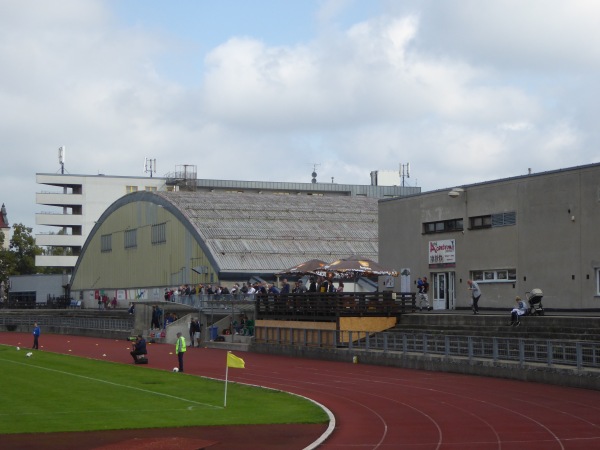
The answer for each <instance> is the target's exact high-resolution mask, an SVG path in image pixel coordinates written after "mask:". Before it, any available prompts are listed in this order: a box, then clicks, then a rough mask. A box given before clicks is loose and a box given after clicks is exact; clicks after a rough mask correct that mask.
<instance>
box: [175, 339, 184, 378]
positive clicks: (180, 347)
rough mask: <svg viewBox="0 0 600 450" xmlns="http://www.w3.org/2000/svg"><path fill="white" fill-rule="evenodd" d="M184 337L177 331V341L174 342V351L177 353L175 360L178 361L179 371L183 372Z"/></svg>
mask: <svg viewBox="0 0 600 450" xmlns="http://www.w3.org/2000/svg"><path fill="white" fill-rule="evenodd" d="M185 350H186V348H185V338H184V337H183V336H182V334H181V333H177V341H176V342H175V353H177V361H178V362H179V371H180V372H183V355H185Z"/></svg>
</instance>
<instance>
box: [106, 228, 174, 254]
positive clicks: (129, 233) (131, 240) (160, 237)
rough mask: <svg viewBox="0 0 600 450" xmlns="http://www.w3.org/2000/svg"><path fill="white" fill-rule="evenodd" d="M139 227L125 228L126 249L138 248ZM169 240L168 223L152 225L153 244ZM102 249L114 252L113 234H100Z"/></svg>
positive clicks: (151, 238)
mask: <svg viewBox="0 0 600 450" xmlns="http://www.w3.org/2000/svg"><path fill="white" fill-rule="evenodd" d="M137 231H138V230H137V228H136V229H133V230H125V233H124V239H123V247H124V248H125V249H132V248H137V245H138V243H137ZM166 242H167V224H166V223H159V224H156V225H152V227H151V229H150V243H151V244H152V245H158V244H165V243H166ZM100 251H101V252H112V234H103V235H102V236H100Z"/></svg>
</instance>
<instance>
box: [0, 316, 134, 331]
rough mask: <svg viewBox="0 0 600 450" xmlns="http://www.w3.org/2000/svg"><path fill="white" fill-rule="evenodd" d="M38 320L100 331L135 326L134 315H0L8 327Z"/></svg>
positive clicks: (48, 325)
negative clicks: (125, 316) (34, 316)
mask: <svg viewBox="0 0 600 450" xmlns="http://www.w3.org/2000/svg"><path fill="white" fill-rule="evenodd" d="M34 322H37V323H38V325H40V326H41V327H45V328H48V327H55V328H72V329H86V330H100V331H127V332H130V331H131V330H132V329H133V328H134V319H133V317H128V318H114V317H75V316H49V315H48V316H46V315H40V316H39V317H37V318H36V319H33V318H31V317H29V316H25V315H14V316H13V315H10V316H9V315H0V326H1V325H4V326H6V327H7V329H10V328H12V327H15V328H16V327H18V326H24V327H32V326H33V323H34Z"/></svg>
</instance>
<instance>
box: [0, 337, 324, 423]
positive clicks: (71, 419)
mask: <svg viewBox="0 0 600 450" xmlns="http://www.w3.org/2000/svg"><path fill="white" fill-rule="evenodd" d="M28 351H29V350H20V351H17V350H16V349H15V348H14V347H11V346H4V345H0V386H2V401H1V402H0V434H7V433H36V432H58V431H91V430H111V429H128V428H163V427H165V428H166V427H180V426H205V425H244V424H275V423H324V422H326V421H327V420H328V418H327V415H326V414H325V413H324V412H323V411H322V410H321V409H320V408H319V407H318V406H316V405H315V404H313V403H312V402H309V401H307V400H305V399H302V398H299V397H296V396H294V395H290V394H286V393H283V392H279V391H273V390H269V389H261V388H256V387H250V386H244V385H240V384H236V383H231V382H229V383H228V386H227V407H226V408H224V407H223V403H224V389H225V383H224V382H222V381H215V380H209V379H204V378H200V377H198V376H192V375H188V374H175V373H172V372H165V371H161V370H154V369H144V370H140V369H139V367H135V366H132V365H125V364H116V363H110V362H104V361H96V360H90V359H86V358H78V357H75V356H69V355H60V354H56V353H48V352H35V353H34V354H33V356H32V357H31V358H27V357H26V356H25V355H26V353H27V352H28ZM234 370H243V369H234Z"/></svg>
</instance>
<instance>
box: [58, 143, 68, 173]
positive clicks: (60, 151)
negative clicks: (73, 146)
mask: <svg viewBox="0 0 600 450" xmlns="http://www.w3.org/2000/svg"><path fill="white" fill-rule="evenodd" d="M66 151H67V148H66V147H65V146H64V145H63V146H61V147H58V163H59V164H60V173H61V175H64V174H65V153H66Z"/></svg>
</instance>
